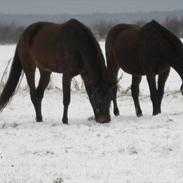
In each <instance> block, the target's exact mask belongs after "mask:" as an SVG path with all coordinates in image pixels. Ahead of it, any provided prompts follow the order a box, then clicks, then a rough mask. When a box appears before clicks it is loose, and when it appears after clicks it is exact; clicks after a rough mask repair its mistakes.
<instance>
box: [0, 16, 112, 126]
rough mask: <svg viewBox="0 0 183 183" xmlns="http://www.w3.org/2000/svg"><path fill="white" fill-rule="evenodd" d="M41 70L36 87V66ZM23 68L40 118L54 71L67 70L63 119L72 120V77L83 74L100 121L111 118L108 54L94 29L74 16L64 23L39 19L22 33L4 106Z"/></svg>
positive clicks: (2, 101) (0, 98) (3, 96)
mask: <svg viewBox="0 0 183 183" xmlns="http://www.w3.org/2000/svg"><path fill="white" fill-rule="evenodd" d="M36 68H38V69H39V71H40V80H39V84H38V87H37V88H36V87H35V69H36ZM22 71H24V72H25V75H26V79H27V82H28V85H29V88H30V96H31V100H32V103H33V105H34V108H35V111H36V120H37V122H40V121H42V120H43V119H42V113H41V101H42V98H43V95H44V90H45V88H46V87H47V85H48V82H49V79H50V74H51V72H57V73H63V79H62V84H63V104H64V112H63V118H62V121H63V123H65V124H67V123H68V106H69V103H70V85H71V79H72V78H73V77H74V76H76V75H78V74H81V76H82V78H83V80H84V84H85V88H86V90H87V93H88V96H89V100H90V102H91V105H92V107H93V111H94V115H95V119H96V121H98V122H100V123H105V122H109V121H110V114H109V106H110V101H111V94H110V86H109V82H108V79H107V70H106V66H105V61H104V57H103V54H102V51H101V49H100V47H99V44H98V42H97V41H96V39H95V38H94V36H93V34H92V33H91V31H90V30H89V29H88V28H87V27H86V26H85V25H83V24H82V23H81V22H79V21H77V20H75V19H71V20H70V21H68V22H65V23H63V24H55V23H49V22H38V23H34V24H32V25H30V26H29V27H28V28H27V29H25V31H24V32H23V34H22V36H21V37H20V39H19V41H18V43H17V48H16V51H15V56H14V59H13V64H12V67H11V71H10V75H9V78H8V81H7V83H6V85H5V87H4V89H3V91H2V94H1V96H0V110H2V109H3V108H4V107H5V106H6V104H7V103H8V101H9V99H10V98H11V97H12V95H13V94H14V91H15V88H16V86H17V84H18V81H19V78H20V75H21V73H22Z"/></svg>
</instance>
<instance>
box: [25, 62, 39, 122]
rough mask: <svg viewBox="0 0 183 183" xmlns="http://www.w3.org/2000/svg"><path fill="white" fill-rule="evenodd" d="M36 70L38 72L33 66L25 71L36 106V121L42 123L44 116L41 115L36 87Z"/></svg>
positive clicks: (32, 99)
mask: <svg viewBox="0 0 183 183" xmlns="http://www.w3.org/2000/svg"><path fill="white" fill-rule="evenodd" d="M35 70H36V67H35V66H34V65H31V66H30V67H29V68H28V67H26V69H24V71H25V75H26V78H27V83H28V85H29V89H30V97H31V101H32V103H33V105H34V109H35V112H36V121H37V122H40V121H42V115H41V111H40V107H39V102H38V96H37V91H36V87H35Z"/></svg>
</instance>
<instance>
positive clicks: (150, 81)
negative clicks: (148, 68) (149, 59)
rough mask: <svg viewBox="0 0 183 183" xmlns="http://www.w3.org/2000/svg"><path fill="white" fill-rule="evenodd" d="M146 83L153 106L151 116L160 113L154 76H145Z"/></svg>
mask: <svg viewBox="0 0 183 183" xmlns="http://www.w3.org/2000/svg"><path fill="white" fill-rule="evenodd" d="M146 77H147V82H148V85H149V89H150V97H151V101H152V105H153V115H157V114H159V113H160V111H159V107H158V106H159V105H158V91H157V88H156V79H155V74H148V75H147V76H146Z"/></svg>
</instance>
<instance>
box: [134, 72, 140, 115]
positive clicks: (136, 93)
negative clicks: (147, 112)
mask: <svg viewBox="0 0 183 183" xmlns="http://www.w3.org/2000/svg"><path fill="white" fill-rule="evenodd" d="M141 79H142V77H141V76H134V75H132V86H131V92H132V98H133V101H134V105H135V111H136V115H137V116H138V117H140V116H142V110H141V108H140V104H139V84H140V82H141Z"/></svg>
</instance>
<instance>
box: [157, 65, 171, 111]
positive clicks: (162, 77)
mask: <svg viewBox="0 0 183 183" xmlns="http://www.w3.org/2000/svg"><path fill="white" fill-rule="evenodd" d="M169 73H170V68H168V69H167V70H166V71H165V72H163V73H161V74H159V77H158V108H159V113H161V102H162V99H163V95H164V88H165V82H166V80H167V78H168V75H169Z"/></svg>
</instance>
